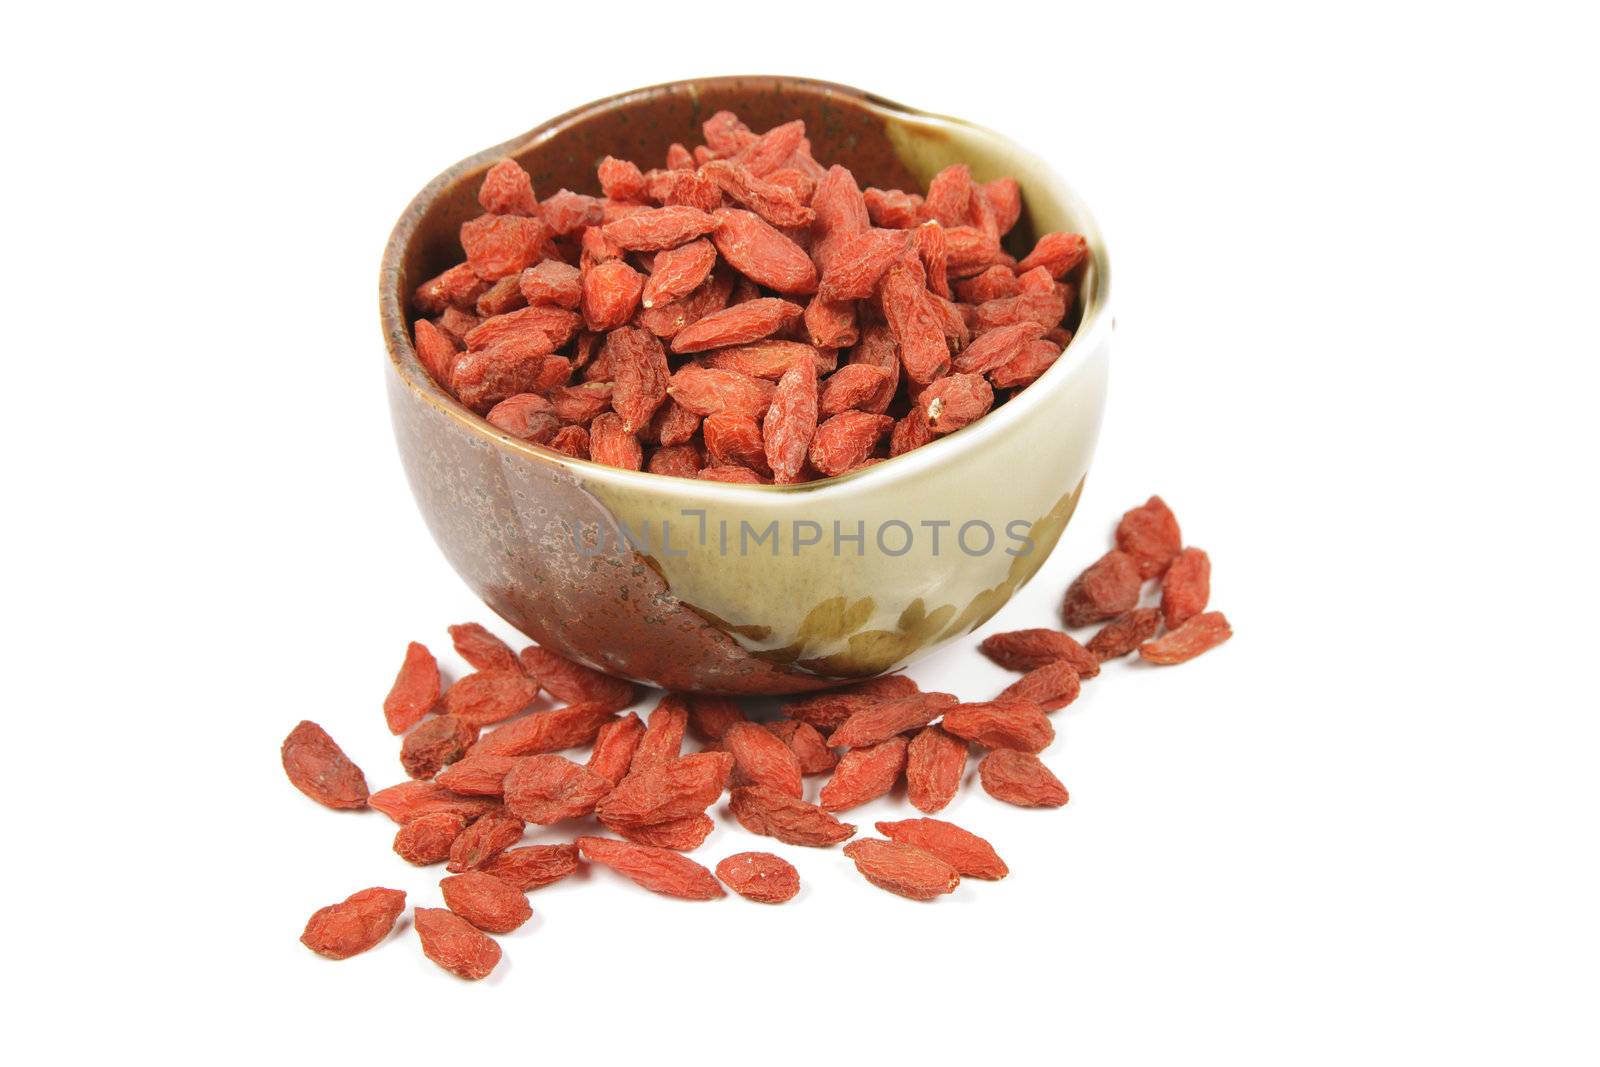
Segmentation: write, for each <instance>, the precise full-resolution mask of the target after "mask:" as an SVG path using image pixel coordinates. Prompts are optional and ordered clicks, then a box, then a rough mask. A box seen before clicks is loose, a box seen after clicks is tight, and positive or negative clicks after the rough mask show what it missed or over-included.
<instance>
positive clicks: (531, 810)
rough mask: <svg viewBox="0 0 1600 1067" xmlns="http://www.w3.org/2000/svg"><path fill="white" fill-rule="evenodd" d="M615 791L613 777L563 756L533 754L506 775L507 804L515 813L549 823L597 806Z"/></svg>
mask: <svg viewBox="0 0 1600 1067" xmlns="http://www.w3.org/2000/svg"><path fill="white" fill-rule="evenodd" d="M609 792H611V780H610V779H609V778H607V777H605V776H604V775H602V774H596V773H595V772H594V771H591V770H590V769H589V768H587V767H585V766H583V765H582V764H581V763H574V762H572V761H571V760H569V759H567V758H565V757H563V756H555V755H541V756H529V757H528V758H527V759H523V760H518V761H517V765H516V766H515V767H512V768H511V771H510V773H508V774H507V775H506V777H505V783H504V796H505V803H506V807H507V808H508V809H509V810H510V811H511V812H512V813H513V814H515V815H517V816H520V817H521V818H524V819H526V820H528V821H529V822H535V823H539V824H541V825H545V826H548V825H549V824H550V823H553V822H560V821H561V820H562V819H576V818H578V817H579V816H582V815H587V814H589V813H590V812H591V811H593V810H594V806H595V804H597V803H599V801H600V798H601V797H603V796H605V795H606V794H607V793H609Z"/></svg>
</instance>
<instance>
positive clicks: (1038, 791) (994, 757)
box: [978, 748, 1067, 808]
mask: <svg viewBox="0 0 1600 1067" xmlns="http://www.w3.org/2000/svg"><path fill="white" fill-rule="evenodd" d="M978 781H979V782H980V783H981V784H982V785H983V790H984V792H986V793H988V794H989V795H990V796H992V797H994V798H995V799H996V800H1003V801H1005V802H1006V803H1007V804H1015V805H1017V806H1018V807H1021V808H1059V807H1061V805H1063V804H1065V803H1066V802H1067V789H1066V787H1065V786H1063V785H1062V784H1061V781H1060V779H1058V778H1057V777H1056V776H1055V775H1053V774H1051V773H1050V768H1048V767H1046V766H1045V765H1044V764H1043V763H1041V762H1040V761H1039V757H1038V756H1034V755H1030V754H1029V753H1027V752H1016V751H1013V750H1011V749H1008V748H997V749H995V750H994V751H993V752H991V753H989V754H988V755H987V756H985V757H983V759H982V760H980V761H979V762H978Z"/></svg>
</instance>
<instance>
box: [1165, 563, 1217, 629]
mask: <svg viewBox="0 0 1600 1067" xmlns="http://www.w3.org/2000/svg"><path fill="white" fill-rule="evenodd" d="M1210 599H1211V557H1210V556H1207V555H1206V554H1205V552H1203V551H1202V550H1200V549H1198V548H1186V549H1184V550H1183V551H1182V552H1180V553H1178V555H1177V558H1176V559H1174V560H1173V561H1172V565H1171V566H1169V567H1168V568H1167V573H1166V574H1165V575H1163V576H1162V578H1161V617H1162V619H1163V621H1165V622H1166V624H1167V629H1169V630H1176V629H1177V628H1178V627H1180V626H1182V625H1183V624H1184V623H1186V622H1188V621H1189V620H1190V619H1192V618H1194V617H1195V616H1196V615H1198V614H1200V613H1201V612H1202V611H1204V610H1206V601H1208V600H1210Z"/></svg>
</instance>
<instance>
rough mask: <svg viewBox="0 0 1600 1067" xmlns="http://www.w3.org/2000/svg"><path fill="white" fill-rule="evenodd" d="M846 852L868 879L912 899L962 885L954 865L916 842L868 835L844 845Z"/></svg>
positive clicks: (950, 890) (922, 898) (927, 896)
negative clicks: (885, 839) (903, 841)
mask: <svg viewBox="0 0 1600 1067" xmlns="http://www.w3.org/2000/svg"><path fill="white" fill-rule="evenodd" d="M844 854H845V855H846V856H849V857H850V859H851V860H852V861H854V863H855V865H856V870H858V871H860V872H861V874H862V876H863V877H865V878H866V880H867V881H869V882H871V883H872V884H873V885H875V886H877V887H878V888H879V889H887V890H888V891H889V892H891V893H898V894H899V895H900V896H903V897H910V898H911V899H912V900H932V899H933V898H934V897H937V896H940V895H942V894H944V893H953V892H955V888H956V886H958V885H960V884H961V875H960V874H958V873H957V872H956V869H955V868H954V867H952V866H951V865H950V864H948V863H946V862H945V861H944V860H942V859H940V858H939V857H938V856H935V855H934V854H933V853H931V852H929V851H927V850H926V849H921V848H918V847H916V846H915V845H905V844H901V843H900V842H898V841H883V840H879V839H878V838H873V837H869V838H865V839H863V840H860V841H852V842H850V843H849V844H848V845H846V846H844Z"/></svg>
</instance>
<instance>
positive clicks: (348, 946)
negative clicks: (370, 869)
mask: <svg viewBox="0 0 1600 1067" xmlns="http://www.w3.org/2000/svg"><path fill="white" fill-rule="evenodd" d="M405 908H406V895H405V893H404V892H402V891H401V890H398V889H381V888H373V889H363V890H361V891H360V892H359V893H352V894H351V895H350V896H348V897H346V898H345V899H344V900H342V901H340V902H339V903H337V904H329V905H328V906H327V907H325V908H318V909H317V910H316V912H314V913H313V914H312V916H311V918H310V920H309V921H307V922H306V928H305V931H304V932H303V933H302V934H301V935H300V943H301V944H302V945H304V946H305V947H306V948H309V949H310V950H311V951H312V952H315V953H316V954H317V955H319V956H326V957H327V958H328V959H330V960H347V959H349V958H350V957H351V956H354V955H357V954H358V953H362V952H365V951H367V949H369V948H372V947H373V946H375V945H377V944H378V942H380V941H382V940H383V939H384V938H386V937H388V936H389V931H390V930H393V929H394V924H395V922H396V921H397V920H398V919H399V918H400V913H401V912H403V911H405Z"/></svg>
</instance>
